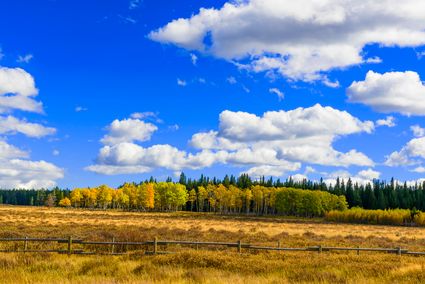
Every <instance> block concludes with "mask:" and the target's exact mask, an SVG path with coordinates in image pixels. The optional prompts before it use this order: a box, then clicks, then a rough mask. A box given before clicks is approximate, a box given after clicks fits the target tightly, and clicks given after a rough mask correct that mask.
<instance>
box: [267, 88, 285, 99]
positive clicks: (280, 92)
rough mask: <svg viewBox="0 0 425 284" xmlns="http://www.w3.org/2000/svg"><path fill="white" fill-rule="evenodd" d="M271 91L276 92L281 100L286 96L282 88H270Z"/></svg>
mask: <svg viewBox="0 0 425 284" xmlns="http://www.w3.org/2000/svg"><path fill="white" fill-rule="evenodd" d="M269 93H271V94H275V95H276V96H277V98H278V99H279V101H281V100H283V99H284V98H285V95H284V94H283V92H282V91H281V90H279V89H278V88H270V89H269Z"/></svg>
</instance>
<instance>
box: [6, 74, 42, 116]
mask: <svg viewBox="0 0 425 284" xmlns="http://www.w3.org/2000/svg"><path fill="white" fill-rule="evenodd" d="M37 95H38V90H37V89H36V87H35V83H34V78H33V77H32V76H31V75H30V74H28V73H27V72H26V71H25V70H23V69H21V68H6V67H0V112H7V111H11V110H14V109H17V110H23V111H29V112H36V113H42V112H43V107H42V104H41V103H40V102H37V101H35V100H34V99H33V97H35V96H37Z"/></svg>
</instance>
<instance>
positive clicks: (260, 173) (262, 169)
mask: <svg viewBox="0 0 425 284" xmlns="http://www.w3.org/2000/svg"><path fill="white" fill-rule="evenodd" d="M288 166H289V167H285V166H268V165H264V166H257V167H252V168H250V169H249V170H247V171H245V172H243V173H245V174H248V175H249V176H251V177H253V178H261V177H270V176H272V177H282V176H284V175H285V174H286V173H287V172H288V171H296V170H298V169H299V165H298V164H296V165H288Z"/></svg>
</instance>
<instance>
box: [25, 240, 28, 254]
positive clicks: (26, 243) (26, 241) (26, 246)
mask: <svg viewBox="0 0 425 284" xmlns="http://www.w3.org/2000/svg"><path fill="white" fill-rule="evenodd" d="M27 249H28V237H25V241H24V253H25V252H26V251H27Z"/></svg>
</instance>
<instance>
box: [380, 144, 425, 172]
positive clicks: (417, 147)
mask: <svg viewBox="0 0 425 284" xmlns="http://www.w3.org/2000/svg"><path fill="white" fill-rule="evenodd" d="M415 158H421V159H425V137H420V138H414V139H412V140H410V141H409V142H408V143H407V144H406V145H405V146H403V148H402V149H401V150H400V151H398V152H397V151H396V152H393V153H391V154H390V155H389V156H388V157H387V160H386V161H385V164H386V165H387V166H391V167H395V166H408V165H414V164H418V163H419V161H418V160H415Z"/></svg>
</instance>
